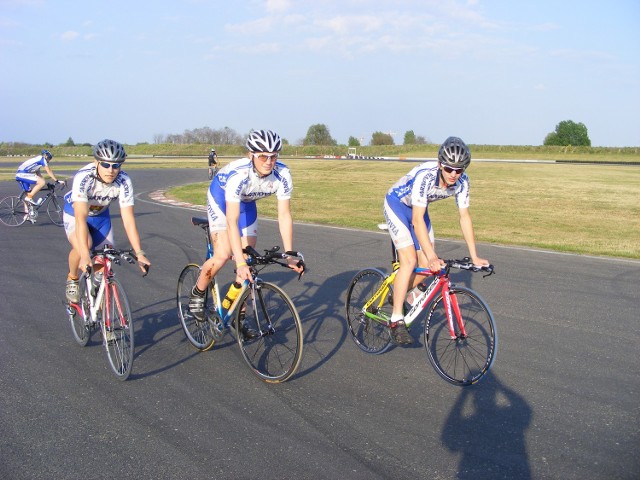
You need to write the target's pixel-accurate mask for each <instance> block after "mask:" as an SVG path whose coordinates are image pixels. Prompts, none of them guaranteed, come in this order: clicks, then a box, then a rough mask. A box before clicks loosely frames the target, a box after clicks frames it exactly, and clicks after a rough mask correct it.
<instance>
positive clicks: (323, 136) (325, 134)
mask: <svg viewBox="0 0 640 480" xmlns="http://www.w3.org/2000/svg"><path fill="white" fill-rule="evenodd" d="M302 144H303V145H337V144H338V142H336V141H335V140H334V139H333V138H332V137H331V133H329V128H328V127H327V126H326V125H325V124H323V123H317V124H315V125H311V126H310V127H309V130H307V136H306V137H304V140H303V141H302Z"/></svg>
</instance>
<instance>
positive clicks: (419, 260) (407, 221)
mask: <svg viewBox="0 0 640 480" xmlns="http://www.w3.org/2000/svg"><path fill="white" fill-rule="evenodd" d="M470 163H471V152H470V151H469V147H467V145H466V144H465V143H464V142H463V141H462V140H461V139H460V138H458V137H449V138H447V139H446V140H445V141H444V143H443V144H442V145H441V146H440V149H439V151H438V160H437V161H428V162H425V163H422V164H421V165H418V166H417V167H415V168H413V169H412V170H411V171H410V172H409V173H408V174H407V175H405V176H404V177H402V178H401V179H400V180H399V181H398V182H396V183H395V184H394V185H393V186H392V187H391V188H390V189H389V191H388V192H387V195H386V197H385V201H384V216H385V219H386V221H387V225H388V226H389V234H390V235H391V239H392V241H393V243H394V245H395V247H396V249H397V251H398V257H399V261H400V269H399V270H398V273H397V275H396V279H395V282H394V291H393V313H392V316H391V322H392V324H391V333H392V335H393V338H394V341H395V343H397V344H409V343H411V342H412V340H411V336H410V335H409V332H408V331H407V327H406V325H405V324H404V320H403V304H404V301H405V297H406V295H407V292H408V291H409V289H410V288H412V287H415V286H417V285H418V283H420V280H421V278H420V277H418V278H416V275H415V274H414V273H413V271H414V269H415V267H417V266H420V267H422V268H429V269H430V270H433V271H438V270H440V269H441V268H443V267H444V266H445V265H444V263H443V262H442V260H441V259H440V258H439V257H438V255H437V254H436V251H435V246H434V241H435V237H434V233H433V227H432V225H431V221H430V219H429V212H428V210H427V207H428V206H429V204H430V203H431V202H435V201H437V200H443V199H445V198H448V197H452V196H453V197H455V199H456V204H457V206H458V211H459V214H460V228H461V229H462V235H463V237H464V239H465V242H466V243H467V248H468V249H469V256H470V257H471V261H472V262H473V263H474V264H476V265H489V262H488V261H487V260H485V259H484V258H480V257H478V253H477V251H476V242H475V235H474V233H473V224H472V222H471V215H470V214H469V177H468V176H467V174H466V173H464V171H465V169H466V168H467V167H468V166H469V164H470Z"/></svg>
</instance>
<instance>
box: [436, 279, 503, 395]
mask: <svg viewBox="0 0 640 480" xmlns="http://www.w3.org/2000/svg"><path fill="white" fill-rule="evenodd" d="M451 294H452V295H455V299H456V300H457V302H458V306H459V312H460V315H461V316H462V321H463V322H464V327H465V330H466V333H467V334H466V336H464V335H462V334H461V333H460V331H459V330H458V331H456V332H455V333H456V335H455V338H451V333H450V331H449V325H448V321H447V315H446V311H447V309H446V308H445V306H444V299H443V297H442V296H440V297H438V298H437V299H436V300H434V302H433V304H432V306H431V309H430V312H429V315H428V317H427V320H426V322H425V331H424V337H425V348H426V349H427V353H428V355H429V361H430V362H431V364H432V365H433V368H434V369H435V370H436V372H438V374H439V375H440V376H441V377H442V378H444V379H445V380H447V381H448V382H450V383H452V384H454V385H460V386H466V385H472V384H474V383H476V382H478V381H479V380H480V379H481V378H482V377H483V376H484V375H485V374H486V373H487V372H488V371H489V369H490V368H491V365H492V364H493V361H494V359H495V355H496V349H497V345H498V336H497V332H496V329H495V323H494V320H493V316H492V315H491V311H490V310H489V308H488V307H487V305H486V304H485V303H484V301H483V300H482V299H481V298H480V297H479V296H478V295H477V294H475V293H474V292H472V291H471V290H469V289H467V288H464V287H454V288H453V289H452V290H451ZM454 323H456V328H457V321H454Z"/></svg>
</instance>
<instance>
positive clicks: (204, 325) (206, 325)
mask: <svg viewBox="0 0 640 480" xmlns="http://www.w3.org/2000/svg"><path fill="white" fill-rule="evenodd" d="M198 276H200V267H199V266H198V265H195V264H190V265H187V266H186V267H184V269H183V270H182V272H181V273H180V277H179V278H178V292H177V294H176V299H177V306H178V317H179V318H180V324H181V325H182V329H183V330H184V334H185V335H186V337H187V340H189V343H191V345H193V346H194V347H196V348H197V349H198V350H200V351H201V352H204V351H207V350H209V349H210V348H211V347H213V344H214V343H215V342H216V338H218V336H219V335H218V334H217V332H216V330H215V325H214V323H213V322H212V321H211V320H210V318H211V315H213V312H214V310H215V309H214V306H213V299H212V296H211V295H210V289H209V288H207V291H206V292H205V297H204V310H205V321H203V322H199V321H198V320H196V318H195V317H194V316H193V314H192V313H191V310H189V297H190V296H191V290H192V289H193V286H194V285H195V284H196V282H197V281H198Z"/></svg>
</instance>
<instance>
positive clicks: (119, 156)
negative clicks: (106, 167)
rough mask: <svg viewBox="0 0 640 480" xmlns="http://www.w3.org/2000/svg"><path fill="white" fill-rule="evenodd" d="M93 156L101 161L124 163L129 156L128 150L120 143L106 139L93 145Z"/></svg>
mask: <svg viewBox="0 0 640 480" xmlns="http://www.w3.org/2000/svg"><path fill="white" fill-rule="evenodd" d="M93 158H95V159H96V160H98V161H99V162H111V163H122V162H124V161H125V159H126V158H127V152H125V151H124V147H123V146H122V145H121V144H120V143H118V142H116V141H114V140H108V139H105V140H102V141H101V142H98V143H97V144H96V145H95V146H94V147H93Z"/></svg>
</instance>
